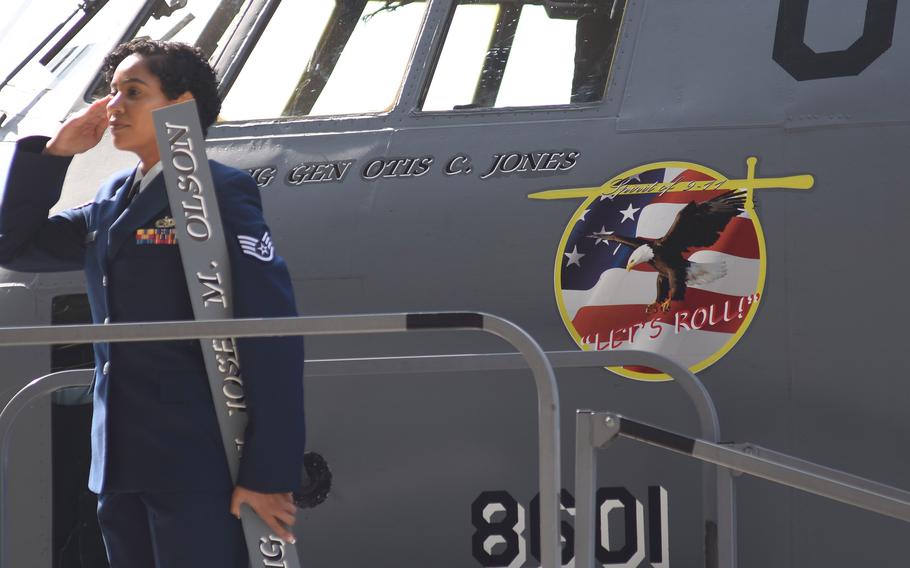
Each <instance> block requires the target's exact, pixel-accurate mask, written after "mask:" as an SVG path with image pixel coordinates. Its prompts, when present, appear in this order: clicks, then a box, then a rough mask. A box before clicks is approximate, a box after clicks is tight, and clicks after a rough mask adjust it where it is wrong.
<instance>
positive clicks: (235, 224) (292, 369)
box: [219, 173, 305, 493]
mask: <svg viewBox="0 0 910 568" xmlns="http://www.w3.org/2000/svg"><path fill="white" fill-rule="evenodd" d="M219 193H220V194H221V195H219V207H220V210H221V215H222V218H223V220H224V229H225V238H226V240H227V247H228V254H229V256H230V260H231V276H232V283H233V301H234V317H235V318H267V317H293V316H296V315H297V308H296V306H295V302H294V291H293V289H292V287H291V278H290V275H289V274H288V269H287V266H286V265H285V263H284V260H283V259H282V258H281V257H280V256H278V255H277V254H276V253H275V249H274V245H272V242H271V235H270V232H269V228H268V227H267V226H266V224H265V220H264V219H263V215H262V204H261V200H260V198H259V188H258V187H257V186H256V183H255V182H254V181H253V179H252V178H251V177H249V176H248V175H246V174H242V173H238V174H237V175H234V176H233V177H231V178H229V179H228V183H226V184H225V186H224V187H223V188H222V190H221V191H219ZM237 350H238V354H239V356H240V368H241V372H242V375H243V383H244V389H245V399H246V407H247V415H248V416H247V417H248V423H247V429H246V434H245V439H244V446H243V457H242V458H241V460H240V472H239V475H238V478H237V484H238V485H241V486H243V487H245V488H247V489H252V490H254V491H260V492H267V493H276V492H287V491H293V490H296V489H297V488H299V487H300V483H301V472H302V470H303V452H304V445H305V426H304V416H303V338H302V337H267V338H241V339H238V340H237Z"/></svg>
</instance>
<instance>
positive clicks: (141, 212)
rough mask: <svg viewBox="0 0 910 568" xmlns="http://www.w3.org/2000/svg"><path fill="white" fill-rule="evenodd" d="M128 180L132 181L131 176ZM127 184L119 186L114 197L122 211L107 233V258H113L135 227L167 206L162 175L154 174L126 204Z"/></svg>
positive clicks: (118, 208)
mask: <svg viewBox="0 0 910 568" xmlns="http://www.w3.org/2000/svg"><path fill="white" fill-rule="evenodd" d="M129 181H130V182H132V177H130V180H129ZM129 185H130V184H127V185H126V186H124V187H122V188H120V190H118V192H117V196H116V198H115V199H116V201H117V204H118V207H117V210H118V211H122V213H120V216H119V217H117V220H116V221H114V223H113V224H112V225H111V229H110V233H109V234H108V241H107V243H108V248H107V258H108V259H111V258H114V256H116V254H117V251H118V250H120V247H121V245H123V243H124V241H125V240H126V239H127V238H129V237H132V236H133V235H135V232H136V228H138V227H139V226H141V225H142V224H143V223H145V222H146V221H148V220H149V219H151V218H152V217H154V216H155V215H156V214H158V213H160V212H161V210H162V209H164V208H166V207H167V206H168V201H167V193H166V192H165V191H164V175H161V174H159V175H158V176H156V177H155V179H154V180H152V182H151V183H150V184H149V185H148V187H146V188H145V189H143V190H142V191H141V192H139V195H137V196H136V198H135V199H133V202H132V203H129V204H127V203H126V196H127V193H129V192H128V191H127V189H128V188H129ZM124 206H125V209H124V208H123V207H124Z"/></svg>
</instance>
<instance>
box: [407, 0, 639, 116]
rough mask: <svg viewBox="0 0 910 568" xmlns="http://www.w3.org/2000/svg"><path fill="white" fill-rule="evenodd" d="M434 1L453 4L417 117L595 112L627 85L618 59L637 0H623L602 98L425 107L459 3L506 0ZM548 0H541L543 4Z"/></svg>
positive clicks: (420, 96)
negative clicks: (477, 106) (616, 72)
mask: <svg viewBox="0 0 910 568" xmlns="http://www.w3.org/2000/svg"><path fill="white" fill-rule="evenodd" d="M430 1H437V2H439V1H444V2H448V4H449V12H448V14H447V17H446V20H445V22H444V23H443V24H442V26H441V28H440V30H439V34H438V35H439V40H438V41H437V42H435V45H434V46H433V50H432V54H431V55H432V56H431V58H430V60H429V61H428V65H427V73H426V79H425V80H424V81H423V82H422V84H421V87H420V91H419V93H418V96H417V98H416V100H415V102H414V108H412V109H410V111H409V112H410V114H411V115H412V116H415V117H444V116H479V117H486V116H497V115H500V114H503V113H508V114H510V115H515V114H518V113H524V112H528V113H541V112H566V111H591V110H593V109H602V108H604V107H607V106H612V105H610V104H609V103H610V102H612V101H611V97H612V95H613V94H615V93H616V89H621V87H624V85H622V86H620V85H616V86H615V87H614V85H613V84H614V83H615V82H617V79H618V77H617V76H616V75H615V73H614V71H615V70H616V64H617V60H618V59H619V55H620V54H621V52H622V49H621V48H622V46H623V43H624V42H625V41H626V40H627V37H626V36H627V35H629V31H628V29H627V27H626V26H627V24H628V23H629V19H630V18H629V14H630V11H631V10H632V9H633V8H635V7H636V6H635V5H636V4H637V3H636V2H635V0H623V1H624V2H625V5H624V8H623V14H622V18H621V19H620V22H619V31H618V32H617V39H616V45H615V47H614V49H613V54H612V57H611V60H610V67H609V72H608V74H607V80H606V82H605V86H604V93H603V96H602V97H601V98H600V100H597V101H590V102H584V103H571V102H569V103H562V104H548V105H528V106H502V107H482V108H463V109H454V108H453V109H446V110H423V105H424V104H425V102H426V98H427V95H428V94H429V91H430V85H431V84H432V82H433V78H434V76H435V75H436V70H437V66H438V65H439V59H440V58H441V57H442V51H443V49H444V48H445V43H446V39H447V38H448V35H449V30H450V28H451V25H452V20H453V19H454V17H455V10H457V9H458V6H459V5H461V4H502V3H504V0H475V1H473V2H460V0H430ZM543 3H544V2H540V4H541V5H543ZM527 4H532V5H533V4H535V3H534V2H527ZM625 76H626V73H625V72H624V73H623V77H622V79H623V81H622V82H623V83H625ZM611 87H613V93H611Z"/></svg>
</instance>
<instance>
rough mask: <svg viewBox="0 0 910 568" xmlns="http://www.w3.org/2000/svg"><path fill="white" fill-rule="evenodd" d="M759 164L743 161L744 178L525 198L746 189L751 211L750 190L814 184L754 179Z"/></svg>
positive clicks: (804, 179) (801, 178)
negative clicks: (744, 166) (744, 168)
mask: <svg viewBox="0 0 910 568" xmlns="http://www.w3.org/2000/svg"><path fill="white" fill-rule="evenodd" d="M757 165H758V158H757V157H755V156H750V157H749V158H746V178H745V179H720V180H710V181H695V182H693V181H676V182H653V183H622V181H620V182H619V183H618V184H615V185H608V184H606V183H605V184H604V185H601V186H598V187H580V188H574V189H551V190H547V191H538V192H536V193H532V194H530V195H528V197H529V198H530V199H545V200H550V199H573V198H579V197H596V196H599V195H604V196H609V195H629V194H644V193H667V192H672V191H707V190H711V191H716V190H722V189H726V190H736V189H747V190H749V195H748V197H747V198H746V206H747V208H748V209H752V207H753V202H752V191H753V190H756V189H768V188H777V189H811V188H812V186H813V185H814V184H815V178H814V177H812V176H811V175H809V174H803V175H796V176H786V177H769V178H757V177H755V168H756V166H757Z"/></svg>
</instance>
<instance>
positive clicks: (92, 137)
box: [44, 95, 111, 156]
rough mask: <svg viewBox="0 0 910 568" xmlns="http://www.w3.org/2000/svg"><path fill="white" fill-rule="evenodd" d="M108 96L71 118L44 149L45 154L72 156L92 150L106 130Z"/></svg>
mask: <svg viewBox="0 0 910 568" xmlns="http://www.w3.org/2000/svg"><path fill="white" fill-rule="evenodd" d="M110 100H111V96H110V95H108V96H106V97H104V98H103V99H99V100H97V101H95V102H93V103H92V104H90V105H89V106H88V107H87V108H85V109H83V110H81V111H79V112H78V113H76V114H74V115H73V116H71V117H70V118H69V119H68V120H67V121H66V122H64V123H63V126H61V127H60V130H58V131H57V134H55V135H54V137H53V138H51V139H50V141H48V143H47V145H45V147H44V152H45V153H46V154H51V155H53V156H73V155H76V154H81V153H82V152H85V151H86V150H90V149H92V148H94V147H95V146H96V145H97V144H98V142H100V141H101V137H102V136H103V135H104V129H105V128H107V108H106V107H107V103H108V102H109V101H110Z"/></svg>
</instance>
